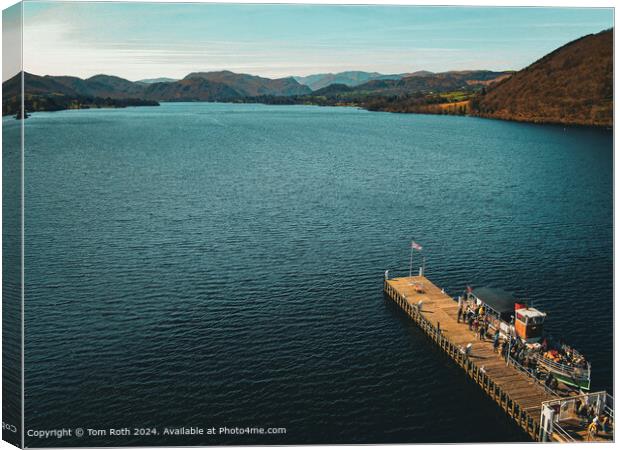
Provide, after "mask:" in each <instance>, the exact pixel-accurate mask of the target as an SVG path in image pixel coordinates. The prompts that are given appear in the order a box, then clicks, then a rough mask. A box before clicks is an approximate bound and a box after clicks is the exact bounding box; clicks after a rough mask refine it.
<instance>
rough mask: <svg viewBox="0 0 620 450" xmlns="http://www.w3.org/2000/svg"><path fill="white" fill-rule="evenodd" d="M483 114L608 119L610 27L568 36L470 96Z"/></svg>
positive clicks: (530, 119) (602, 122) (610, 103)
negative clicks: (569, 39)
mask: <svg viewBox="0 0 620 450" xmlns="http://www.w3.org/2000/svg"><path fill="white" fill-rule="evenodd" d="M471 106H472V110H473V112H474V113H475V114H478V115H480V116H483V117H492V118H498V119H507V120H518V121H527V122H546V123H563V124H581V125H599V126H611V125H613V30H607V31H603V32H600V33H598V34H590V35H587V36H584V37H582V38H580V39H577V40H575V41H573V42H570V43H568V44H566V45H564V46H562V47H560V48H558V49H557V50H555V51H553V52H551V53H549V54H548V55H546V56H544V57H543V58H541V59H539V60H538V61H536V62H535V63H533V64H532V65H530V66H529V67H526V68H525V69H523V70H520V71H519V72H517V73H516V74H514V75H513V76H512V77H510V78H509V79H506V80H504V81H503V82H500V83H498V84H496V85H495V86H492V87H490V88H489V89H488V90H487V92H486V93H485V94H484V95H480V96H479V97H478V98H476V99H475V100H474V101H472V105H471Z"/></svg>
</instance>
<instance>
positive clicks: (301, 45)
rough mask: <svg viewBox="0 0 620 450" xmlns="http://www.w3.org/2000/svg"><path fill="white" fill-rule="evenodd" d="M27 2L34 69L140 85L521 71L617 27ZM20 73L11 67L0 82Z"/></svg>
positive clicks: (551, 19) (330, 9) (564, 20)
mask: <svg viewBox="0 0 620 450" xmlns="http://www.w3.org/2000/svg"><path fill="white" fill-rule="evenodd" d="M23 8H24V9H23V16H24V17H23V21H24V30H23V31H24V33H23V35H24V42H23V49H24V50H23V59H24V61H23V68H24V70H25V71H26V72H29V73H33V74H37V75H71V76H77V77H80V78H89V77H91V76H93V75H97V74H107V75H115V76H119V77H122V78H126V79H129V80H132V81H136V80H141V79H149V78H160V77H167V78H174V79H180V78H183V77H185V76H186V75H187V74H188V73H191V72H197V71H201V72H211V71H220V70H230V71H232V72H236V73H246V74H251V75H258V76H262V77H266V78H282V77H288V76H307V75H311V74H318V73H339V72H344V71H366V72H380V73H383V74H400V73H410V72H415V71H419V70H428V71H432V72H447V71H458V70H494V71H503V70H520V69H522V68H523V67H526V66H528V65H529V64H531V63H533V62H534V61H536V60H537V59H539V58H541V57H542V56H544V55H545V54H547V53H549V52H551V51H553V50H555V49H556V48H558V47H560V46H562V45H564V44H566V43H568V42H570V41H572V40H574V39H577V38H579V37H582V36H584V35H587V34H591V33H597V32H600V31H602V30H604V29H608V28H611V27H612V26H613V9H611V8H557V7H556V8H553V7H550V8H523V7H522V8H514V7H421V6H336V5H281V4H271V5H257V4H205V3H202V4H175V3H69V2H47V1H32V2H26V3H24V6H23ZM13 16H15V17H18V16H19V15H17V14H13V15H10V14H5V15H4V24H3V33H4V36H10V35H11V33H13V34H15V29H16V27H18V26H19V25H18V23H19V22H18V20H11V19H12V18H13ZM16 50H17V49H15V48H14V49H12V51H13V52H16ZM5 52H6V47H5ZM18 57H19V55H18V54H15V58H13V59H14V60H16V58H18ZM15 69H17V70H15ZM11 70H13V71H12V72H11ZM18 71H19V69H18V68H16V67H15V65H13V66H11V65H10V64H9V65H6V64H5V65H4V70H3V81H5V80H6V79H8V78H10V77H12V76H14V75H15V74H16V73H17V72H18Z"/></svg>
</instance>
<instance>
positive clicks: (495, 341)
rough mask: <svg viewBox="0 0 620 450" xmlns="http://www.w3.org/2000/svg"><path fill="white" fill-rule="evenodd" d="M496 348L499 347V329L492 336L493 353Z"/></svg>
mask: <svg viewBox="0 0 620 450" xmlns="http://www.w3.org/2000/svg"><path fill="white" fill-rule="evenodd" d="M497 347H499V328H498V329H497V330H495V334H494V335H493V351H494V352H497Z"/></svg>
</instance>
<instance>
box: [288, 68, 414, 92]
mask: <svg viewBox="0 0 620 450" xmlns="http://www.w3.org/2000/svg"><path fill="white" fill-rule="evenodd" d="M403 76H404V74H393V75H385V74H382V73H378V72H362V71H357V70H352V71H348V72H340V73H319V74H315V75H308V76H305V77H294V78H295V80H297V81H298V82H299V83H301V84H303V85H306V86H308V87H309V88H310V89H312V90H313V91H316V90H318V89H322V88H324V87H326V86H329V85H330V84H344V85H345V86H358V85H360V84H364V83H366V82H368V81H371V80H399V79H400V78H402V77H403Z"/></svg>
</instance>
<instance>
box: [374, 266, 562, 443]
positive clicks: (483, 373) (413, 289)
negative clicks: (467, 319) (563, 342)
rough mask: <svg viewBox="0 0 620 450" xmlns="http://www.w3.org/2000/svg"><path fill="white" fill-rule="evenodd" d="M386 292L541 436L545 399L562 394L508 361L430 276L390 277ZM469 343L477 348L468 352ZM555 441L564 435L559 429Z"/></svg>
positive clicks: (489, 392)
mask: <svg viewBox="0 0 620 450" xmlns="http://www.w3.org/2000/svg"><path fill="white" fill-rule="evenodd" d="M384 291H385V294H386V295H387V296H388V297H389V298H390V299H392V300H393V301H394V302H395V303H396V304H397V305H398V306H400V307H401V308H402V309H403V310H404V311H405V313H406V314H407V315H409V317H411V319H412V320H413V321H414V322H415V323H416V324H417V325H418V326H419V327H420V328H421V329H422V331H424V332H425V333H426V334H427V335H428V337H429V338H430V339H432V340H433V341H434V342H435V343H436V344H437V345H438V346H439V347H440V348H441V349H443V351H445V352H446V353H447V354H448V355H449V356H450V357H451V358H452V359H453V360H454V362H455V363H456V364H458V365H459V366H460V367H461V368H462V369H463V370H464V371H465V373H466V374H467V375H468V376H469V377H470V378H471V379H472V380H473V381H474V382H476V383H477V384H478V385H479V386H480V388H481V389H482V390H483V391H484V392H485V393H486V394H487V395H488V396H489V397H491V398H492V399H493V400H494V401H495V402H496V403H497V404H498V405H499V406H500V408H502V409H503V410H504V411H505V412H506V413H507V414H508V416H510V417H511V418H512V419H513V420H514V421H515V423H516V424H517V425H518V426H519V427H521V428H522V429H523V430H524V431H525V432H526V433H527V434H528V435H529V436H530V437H531V438H532V439H533V440H535V441H538V440H541V439H542V435H543V433H541V423H540V421H541V408H542V405H541V404H542V402H546V401H550V400H556V399H559V398H560V397H559V396H557V395H555V394H553V393H551V392H550V391H548V390H546V389H545V387H544V386H543V385H542V384H540V383H538V382H537V381H536V380H534V379H533V378H532V377H530V376H529V375H527V374H526V373H524V372H522V371H521V370H520V369H519V368H517V367H515V366H513V365H507V364H506V360H505V359H504V358H502V356H501V355H500V354H498V353H497V352H495V351H494V350H493V343H492V341H490V340H480V339H478V337H477V336H475V334H474V332H473V331H471V330H469V327H468V326H467V324H466V323H458V322H457V311H458V304H457V302H455V301H454V300H453V299H452V298H451V297H450V296H449V295H447V294H446V293H444V292H443V291H442V290H441V289H440V288H438V287H437V286H435V285H434V284H433V283H432V282H430V281H429V280H428V279H427V278H426V277H424V276H413V277H403V278H393V279H386V280H385V282H384ZM419 302H422V303H421V307H420V306H419V304H418V303H419ZM438 325H439V328H438ZM468 344H472V347H471V352H470V354H469V355H466V354H465V351H464V349H465V347H466V346H467V345H468ZM551 440H554V441H563V440H564V439H562V436H558V435H556V434H555V433H554V434H552V435H551Z"/></svg>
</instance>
